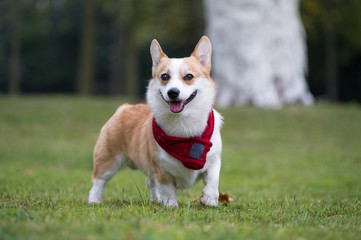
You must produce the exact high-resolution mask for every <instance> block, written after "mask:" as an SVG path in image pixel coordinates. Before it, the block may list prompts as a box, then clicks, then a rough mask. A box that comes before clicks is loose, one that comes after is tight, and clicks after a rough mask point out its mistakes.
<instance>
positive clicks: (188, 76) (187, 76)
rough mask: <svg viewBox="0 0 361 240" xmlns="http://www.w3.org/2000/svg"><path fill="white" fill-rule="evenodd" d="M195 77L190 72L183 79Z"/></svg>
mask: <svg viewBox="0 0 361 240" xmlns="http://www.w3.org/2000/svg"><path fill="white" fill-rule="evenodd" d="M193 78H194V76H193V75H192V74H190V73H189V74H187V75H185V76H184V78H183V79H184V80H186V81H189V80H192V79H193Z"/></svg>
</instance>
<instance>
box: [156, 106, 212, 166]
mask: <svg viewBox="0 0 361 240" xmlns="http://www.w3.org/2000/svg"><path fill="white" fill-rule="evenodd" d="M152 129H153V136H154V139H155V140H156V142H157V143H158V144H159V146H160V147H161V148H162V149H163V150H164V151H166V152H167V153H168V154H169V155H171V156H172V157H174V158H176V159H178V160H179V161H180V162H181V163H182V164H183V166H184V167H186V168H188V169H192V170H199V169H202V168H203V167H204V165H205V163H206V158H207V153H208V152H209V150H210V149H211V147H212V142H211V141H210V139H211V137H212V135H213V130H214V113H213V109H211V111H210V113H209V116H208V121H207V126H206V129H205V130H204V132H203V134H202V136H201V137H190V138H180V137H174V136H169V135H167V134H166V133H165V132H164V131H163V130H162V128H161V127H160V126H159V125H158V124H157V123H156V121H155V118H154V117H153V123H152Z"/></svg>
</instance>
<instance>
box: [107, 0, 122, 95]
mask: <svg viewBox="0 0 361 240" xmlns="http://www.w3.org/2000/svg"><path fill="white" fill-rule="evenodd" d="M114 4H115V7H114V13H113V14H114V15H113V22H112V24H113V26H112V33H111V45H110V52H109V55H110V64H109V85H108V92H109V93H110V94H112V95H121V94H124V93H125V90H124V53H125V49H124V26H123V24H124V17H123V11H122V10H123V6H122V1H116V2H114Z"/></svg>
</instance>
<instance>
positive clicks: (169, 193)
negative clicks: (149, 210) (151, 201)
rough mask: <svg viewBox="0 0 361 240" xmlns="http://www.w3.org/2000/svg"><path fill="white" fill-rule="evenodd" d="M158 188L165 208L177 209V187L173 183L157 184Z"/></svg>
mask: <svg viewBox="0 0 361 240" xmlns="http://www.w3.org/2000/svg"><path fill="white" fill-rule="evenodd" d="M157 188H158V191H159V195H160V201H161V203H162V204H163V205H165V206H174V207H177V206H178V203H177V199H176V196H177V194H176V191H177V190H176V187H175V186H174V184H173V183H169V184H160V183H157Z"/></svg>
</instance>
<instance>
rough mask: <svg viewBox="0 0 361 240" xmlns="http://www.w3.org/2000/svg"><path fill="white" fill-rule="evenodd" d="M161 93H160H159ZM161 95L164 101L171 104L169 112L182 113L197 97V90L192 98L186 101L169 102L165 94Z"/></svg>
mask: <svg viewBox="0 0 361 240" xmlns="http://www.w3.org/2000/svg"><path fill="white" fill-rule="evenodd" d="M159 92H160V91H159ZM160 95H161V96H162V98H163V100H164V101H165V102H166V103H168V104H169V110H170V111H171V112H173V113H180V112H181V111H183V109H184V106H185V105H187V104H188V103H190V102H191V101H192V100H193V99H194V98H195V97H196V95H197V90H195V91H194V92H193V93H192V94H191V95H190V96H189V98H187V99H186V100H184V101H169V102H168V101H167V100H165V99H164V97H163V94H162V93H161V92H160Z"/></svg>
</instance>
